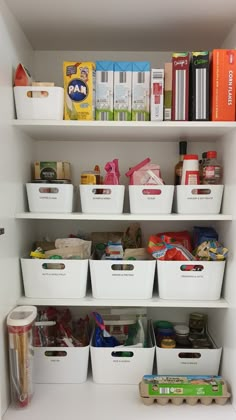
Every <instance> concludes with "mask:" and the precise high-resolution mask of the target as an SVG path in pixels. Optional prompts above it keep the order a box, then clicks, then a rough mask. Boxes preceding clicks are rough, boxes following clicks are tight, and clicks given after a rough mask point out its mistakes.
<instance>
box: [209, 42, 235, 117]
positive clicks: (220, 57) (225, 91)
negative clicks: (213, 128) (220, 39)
mask: <svg viewBox="0 0 236 420" xmlns="http://www.w3.org/2000/svg"><path fill="white" fill-rule="evenodd" d="M235 92H236V51H235V50H223V49H222V50H213V51H212V55H211V120H212V121H235Z"/></svg>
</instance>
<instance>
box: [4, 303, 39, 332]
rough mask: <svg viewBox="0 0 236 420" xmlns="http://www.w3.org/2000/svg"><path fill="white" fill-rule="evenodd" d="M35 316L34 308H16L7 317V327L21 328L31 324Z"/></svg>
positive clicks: (35, 309)
mask: <svg viewBox="0 0 236 420" xmlns="http://www.w3.org/2000/svg"><path fill="white" fill-rule="evenodd" d="M36 316H37V308H36V306H17V307H16V308H14V309H13V310H12V311H11V312H10V313H9V314H8V317H7V325H9V326H11V327H23V326H26V325H29V324H31V323H32V322H33V321H34V320H35V318H36Z"/></svg>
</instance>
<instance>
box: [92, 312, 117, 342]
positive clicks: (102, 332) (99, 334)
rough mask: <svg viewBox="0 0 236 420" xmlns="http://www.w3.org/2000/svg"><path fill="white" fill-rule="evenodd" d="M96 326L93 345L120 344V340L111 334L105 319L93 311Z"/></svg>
mask: <svg viewBox="0 0 236 420" xmlns="http://www.w3.org/2000/svg"><path fill="white" fill-rule="evenodd" d="M92 316H93V318H94V320H95V323H96V327H95V331H94V335H93V340H92V345H93V346H94V347H116V346H119V345H120V343H119V341H118V340H117V339H116V338H115V337H113V336H112V335H110V334H109V333H108V332H107V331H106V329H105V325H104V321H103V319H102V317H101V315H100V314H99V313H98V312H92Z"/></svg>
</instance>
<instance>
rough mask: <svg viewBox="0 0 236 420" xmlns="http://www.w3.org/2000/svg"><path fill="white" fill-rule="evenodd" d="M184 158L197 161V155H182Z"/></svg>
mask: <svg viewBox="0 0 236 420" xmlns="http://www.w3.org/2000/svg"><path fill="white" fill-rule="evenodd" d="M184 160H197V161H198V155H184Z"/></svg>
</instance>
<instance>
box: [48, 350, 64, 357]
mask: <svg viewBox="0 0 236 420" xmlns="http://www.w3.org/2000/svg"><path fill="white" fill-rule="evenodd" d="M44 355H45V356H46V357H65V356H67V351H65V350H46V351H45V352H44Z"/></svg>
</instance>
